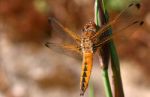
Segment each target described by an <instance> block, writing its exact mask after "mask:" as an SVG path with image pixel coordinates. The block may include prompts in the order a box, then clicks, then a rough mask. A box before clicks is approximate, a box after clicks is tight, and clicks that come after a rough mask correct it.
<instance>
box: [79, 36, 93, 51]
mask: <svg viewBox="0 0 150 97" xmlns="http://www.w3.org/2000/svg"><path fill="white" fill-rule="evenodd" d="M81 50H82V52H83V53H85V52H87V53H88V52H90V53H93V43H92V41H91V40H90V38H88V37H87V38H82V39H81Z"/></svg>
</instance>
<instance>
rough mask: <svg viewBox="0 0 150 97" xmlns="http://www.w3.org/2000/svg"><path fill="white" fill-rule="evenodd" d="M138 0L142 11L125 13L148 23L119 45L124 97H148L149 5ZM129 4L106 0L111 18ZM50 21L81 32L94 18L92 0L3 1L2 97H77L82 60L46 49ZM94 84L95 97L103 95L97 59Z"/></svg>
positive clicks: (119, 40) (0, 33)
mask: <svg viewBox="0 0 150 97" xmlns="http://www.w3.org/2000/svg"><path fill="white" fill-rule="evenodd" d="M137 1H140V2H141V9H140V12H139V13H138V14H137V13H136V12H135V11H129V12H128V13H126V14H128V16H130V15H133V16H135V17H138V18H141V19H142V20H144V22H145V23H144V25H143V26H142V27H137V28H134V29H138V30H137V31H136V32H135V33H134V34H132V35H131V36H130V37H125V36H126V35H125V34H126V33H127V36H128V33H129V32H131V33H132V31H133V29H128V30H127V31H126V32H125V33H123V34H121V36H120V37H117V38H115V44H116V47H117V51H118V54H119V58H120V62H121V74H122V80H123V86H124V91H125V95H126V97H150V42H149V41H150V6H149V5H150V1H149V0H137ZM131 2H132V0H106V4H107V7H108V10H109V11H108V12H109V14H110V18H111V19H113V18H114V17H115V16H116V15H117V14H118V13H119V12H120V11H121V10H122V9H124V8H125V7H126V6H128V5H129V4H130V3H131ZM48 17H54V18H56V19H57V20H58V21H60V22H61V23H62V24H63V25H65V26H66V27H68V28H69V29H71V30H72V31H76V32H79V31H80V30H81V28H82V27H83V25H84V24H85V23H87V22H88V21H89V20H90V19H93V17H94V0H0V97H79V77H80V71H81V60H79V59H75V58H72V57H70V56H67V55H63V54H62V53H58V52H55V51H53V50H51V49H48V48H46V47H45V46H44V45H43V43H44V41H45V40H47V39H49V38H51V34H52V33H53V32H52V31H51V29H52V27H51V26H50V25H49V24H48ZM127 19H128V18H126V16H123V17H122V18H121V22H119V23H118V24H117V25H115V28H114V29H117V28H118V27H119V26H120V25H125V24H128V22H126V21H128V20H127ZM54 41H55V40H54ZM110 77H111V72H110ZM91 82H92V83H93V86H94V90H95V91H94V92H95V95H96V97H104V95H105V92H104V87H103V83H102V80H101V69H100V66H99V64H98V61H97V59H96V58H95V60H94V67H93V71H92V77H91ZM88 94H89V93H88V90H87V92H86V93H85V97H88Z"/></svg>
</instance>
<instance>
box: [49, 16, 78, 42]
mask: <svg viewBox="0 0 150 97" xmlns="http://www.w3.org/2000/svg"><path fill="white" fill-rule="evenodd" d="M48 21H49V24H50V25H51V26H52V29H55V30H54V31H55V33H56V32H57V31H58V32H59V34H67V35H68V36H69V37H70V38H72V39H73V40H74V41H76V42H80V36H79V35H78V34H77V33H75V32H73V31H71V30H70V29H68V28H67V27H65V26H63V25H62V24H61V23H60V22H58V21H57V20H56V19H54V18H49V19H48ZM56 29H57V31H56ZM61 32H63V33H61Z"/></svg>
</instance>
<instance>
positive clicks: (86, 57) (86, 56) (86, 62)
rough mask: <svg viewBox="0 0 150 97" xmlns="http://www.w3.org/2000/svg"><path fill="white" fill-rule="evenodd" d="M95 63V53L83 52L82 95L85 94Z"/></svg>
mask: <svg viewBox="0 0 150 97" xmlns="http://www.w3.org/2000/svg"><path fill="white" fill-rule="evenodd" d="M92 65H93V53H83V63H82V72H81V77H80V90H81V93H80V95H84V92H85V91H86V89H87V87H88V83H89V79H90V75H91V69H92Z"/></svg>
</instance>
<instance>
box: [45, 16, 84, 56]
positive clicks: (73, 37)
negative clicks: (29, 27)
mask: <svg viewBox="0 0 150 97" xmlns="http://www.w3.org/2000/svg"><path fill="white" fill-rule="evenodd" d="M48 21H49V26H50V29H51V33H50V36H49V38H48V39H47V40H46V41H45V42H43V44H45V46H46V47H48V48H49V49H51V50H53V51H55V52H57V53H61V54H65V55H68V56H71V57H75V58H81V52H80V36H79V35H78V34H77V33H75V32H73V31H71V30H69V29H68V28H66V27H65V26H63V25H62V24H61V23H60V22H58V21H57V20H56V19H54V18H49V19H48Z"/></svg>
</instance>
